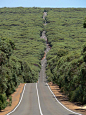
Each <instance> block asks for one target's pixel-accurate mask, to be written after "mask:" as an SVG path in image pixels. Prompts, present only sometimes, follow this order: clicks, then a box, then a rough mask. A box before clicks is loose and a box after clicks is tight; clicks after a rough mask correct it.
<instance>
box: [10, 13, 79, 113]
mask: <svg viewBox="0 0 86 115" xmlns="http://www.w3.org/2000/svg"><path fill="white" fill-rule="evenodd" d="M44 15H47V14H46V13H44ZM41 38H43V39H45V41H46V40H47V38H46V35H45V31H43V33H42V36H41ZM49 50H50V48H49V46H48V44H47V42H46V51H45V53H46V54H47V52H48V51H49ZM46 63H47V60H46V56H45V58H44V59H43V60H42V61H41V71H40V74H39V80H38V83H27V84H26V87H25V91H24V95H23V99H22V101H21V103H20V105H19V107H18V108H17V109H16V110H15V111H14V112H13V113H11V115H76V114H75V113H73V112H70V111H69V110H67V109H65V108H64V107H63V106H62V105H61V104H59V103H58V102H57V101H56V99H55V98H54V96H53V94H52V93H51V92H50V90H49V88H48V86H47V84H46V83H47V79H46V74H45V67H46ZM77 115H79V114H77Z"/></svg>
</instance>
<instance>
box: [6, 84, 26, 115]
mask: <svg viewBox="0 0 86 115" xmlns="http://www.w3.org/2000/svg"><path fill="white" fill-rule="evenodd" d="M25 87H26V84H25V85H24V89H23V92H22V95H21V99H20V101H19V103H18V105H17V106H16V107H15V108H14V109H13V110H12V111H11V112H9V113H8V114H6V115H10V114H11V113H13V112H14V111H15V110H16V109H17V108H18V107H19V105H20V103H21V101H22V99H23V95H24V91H25Z"/></svg>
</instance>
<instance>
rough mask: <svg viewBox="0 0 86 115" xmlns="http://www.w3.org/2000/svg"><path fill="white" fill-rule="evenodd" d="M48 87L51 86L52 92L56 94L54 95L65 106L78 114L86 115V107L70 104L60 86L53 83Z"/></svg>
mask: <svg viewBox="0 0 86 115" xmlns="http://www.w3.org/2000/svg"><path fill="white" fill-rule="evenodd" d="M48 85H49V86H50V88H51V90H52V92H53V93H54V95H55V96H56V97H57V99H58V100H59V101H60V102H61V103H62V104H63V105H65V106H66V107H67V108H68V109H70V110H72V111H75V112H77V113H81V114H83V115H86V106H85V107H82V106H81V105H79V106H78V105H76V104H75V103H72V102H69V101H68V98H67V96H66V95H64V94H63V93H62V92H61V90H60V88H59V86H58V85H55V84H53V83H52V82H50V83H48Z"/></svg>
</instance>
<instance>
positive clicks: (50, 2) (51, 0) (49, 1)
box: [0, 0, 86, 8]
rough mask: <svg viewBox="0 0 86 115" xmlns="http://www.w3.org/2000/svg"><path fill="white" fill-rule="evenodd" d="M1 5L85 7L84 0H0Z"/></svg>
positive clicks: (85, 0) (85, 2)
mask: <svg viewBox="0 0 86 115" xmlns="http://www.w3.org/2000/svg"><path fill="white" fill-rule="evenodd" d="M2 7H51V8H69V7H70V8H86V0H0V8H2Z"/></svg>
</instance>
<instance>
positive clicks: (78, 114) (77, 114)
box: [46, 83, 82, 115]
mask: <svg viewBox="0 0 86 115" xmlns="http://www.w3.org/2000/svg"><path fill="white" fill-rule="evenodd" d="M46 85H47V86H48V88H49V90H50V92H51V93H52V94H53V96H54V98H55V99H56V101H57V102H58V103H59V104H60V105H61V106H62V107H64V108H65V109H66V110H67V111H70V112H71V113H73V114H76V115H82V114H80V113H76V112H74V111H72V110H70V109H68V108H67V107H65V106H64V105H63V104H62V103H60V101H59V100H58V99H57V98H56V96H55V95H54V93H53V92H52V90H51V89H50V86H49V85H48V83H46Z"/></svg>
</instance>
